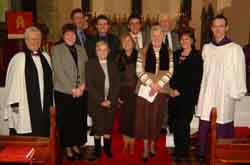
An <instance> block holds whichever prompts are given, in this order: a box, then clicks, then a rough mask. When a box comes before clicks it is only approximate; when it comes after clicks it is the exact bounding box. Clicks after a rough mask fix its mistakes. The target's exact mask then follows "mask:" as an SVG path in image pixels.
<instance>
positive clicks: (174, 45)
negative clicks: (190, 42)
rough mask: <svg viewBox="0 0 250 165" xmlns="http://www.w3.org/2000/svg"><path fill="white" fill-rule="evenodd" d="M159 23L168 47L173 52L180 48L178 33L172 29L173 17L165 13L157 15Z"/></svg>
mask: <svg viewBox="0 0 250 165" xmlns="http://www.w3.org/2000/svg"><path fill="white" fill-rule="evenodd" d="M159 25H160V27H161V29H162V31H163V34H164V40H163V41H164V43H165V44H167V45H168V48H169V49H171V50H172V51H173V52H174V51H176V50H178V49H180V43H179V36H178V33H176V32H174V31H172V29H173V19H172V18H171V17H170V16H169V15H166V14H162V15H160V17H159Z"/></svg>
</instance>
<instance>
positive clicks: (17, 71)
mask: <svg viewBox="0 0 250 165" xmlns="http://www.w3.org/2000/svg"><path fill="white" fill-rule="evenodd" d="M22 65H23V59H22V57H21V56H20V55H19V54H17V55H16V56H14V57H13V58H12V59H11V61H10V63H9V66H8V70H7V76H6V82H5V84H6V100H5V108H4V109H5V112H4V119H8V118H9V117H10V110H11V108H10V105H11V104H14V103H19V105H20V104H21V95H22V89H23V87H22V84H23V83H22V80H23V76H24V74H23V73H22V72H23V69H22V68H23V67H22Z"/></svg>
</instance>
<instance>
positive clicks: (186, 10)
mask: <svg viewBox="0 0 250 165" xmlns="http://www.w3.org/2000/svg"><path fill="white" fill-rule="evenodd" d="M181 13H183V14H184V16H185V17H187V18H188V19H189V20H190V19H191V15H192V0H182V1H181Z"/></svg>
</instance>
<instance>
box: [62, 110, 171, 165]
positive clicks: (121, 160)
mask: <svg viewBox="0 0 250 165" xmlns="http://www.w3.org/2000/svg"><path fill="white" fill-rule="evenodd" d="M118 121H119V113H117V115H116V118H115V123H114V128H113V135H112V139H113V141H112V153H113V158H112V159H107V157H106V155H105V154H102V157H101V159H100V160H98V161H95V162H86V161H81V162H68V161H65V162H64V163H63V165H95V164H96V165H143V164H145V163H143V162H142V161H141V153H142V151H143V142H142V140H137V141H136V143H135V147H136V151H135V155H132V156H131V155H122V154H121V152H122V147H123V142H122V136H121V135H120V134H119V133H118V129H119V128H118V127H119V125H118ZM165 143H166V139H165V136H161V137H160V139H159V140H158V142H157V155H156V157H154V158H151V159H149V160H148V162H147V163H146V164H147V165H163V164H164V165H168V164H169V165H170V164H171V158H170V155H169V154H168V151H167V149H166V148H165Z"/></svg>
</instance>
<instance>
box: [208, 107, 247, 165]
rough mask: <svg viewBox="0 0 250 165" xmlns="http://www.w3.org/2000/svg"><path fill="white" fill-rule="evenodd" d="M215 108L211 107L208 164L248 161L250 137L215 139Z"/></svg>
mask: <svg viewBox="0 0 250 165" xmlns="http://www.w3.org/2000/svg"><path fill="white" fill-rule="evenodd" d="M216 119H217V110H216V108H213V109H212V112H211V116H210V121H211V124H210V139H209V140H210V160H209V161H210V165H216V164H218V163H220V164H227V165H228V164H232V163H250V139H236V138H234V139H217V138H216Z"/></svg>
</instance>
